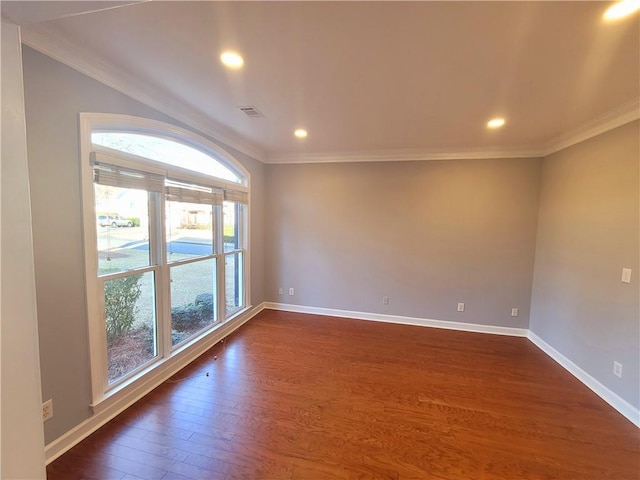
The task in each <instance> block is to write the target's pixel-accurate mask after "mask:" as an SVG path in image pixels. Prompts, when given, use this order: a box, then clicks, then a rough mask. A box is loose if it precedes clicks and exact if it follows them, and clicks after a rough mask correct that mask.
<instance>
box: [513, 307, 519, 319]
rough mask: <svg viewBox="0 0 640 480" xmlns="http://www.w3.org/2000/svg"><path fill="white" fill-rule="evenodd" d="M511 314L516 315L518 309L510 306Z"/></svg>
mask: <svg viewBox="0 0 640 480" xmlns="http://www.w3.org/2000/svg"><path fill="white" fill-rule="evenodd" d="M511 316H512V317H517V316H518V309H517V308H512V309H511Z"/></svg>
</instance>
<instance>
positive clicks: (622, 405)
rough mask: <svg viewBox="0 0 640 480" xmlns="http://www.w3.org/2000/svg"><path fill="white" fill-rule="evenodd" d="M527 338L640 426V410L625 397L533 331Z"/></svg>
mask: <svg viewBox="0 0 640 480" xmlns="http://www.w3.org/2000/svg"><path fill="white" fill-rule="evenodd" d="M527 338H528V339H529V340H530V341H531V342H532V343H533V344H534V345H535V346H536V347H538V348H539V349H540V350H542V351H543V352H544V353H546V354H547V355H549V356H550V357H551V358H553V359H554V360H555V361H556V362H557V363H559V364H560V365H561V366H562V367H564V368H565V370H567V371H568V372H569V373H570V374H571V375H573V376H574V377H576V378H577V379H578V380H580V381H581V382H582V383H584V384H585V385H586V386H587V387H588V388H590V389H591V390H592V391H593V392H594V393H595V394H596V395H598V396H599V397H600V398H602V399H603V400H604V401H605V402H607V403H608V404H609V405H611V406H612V407H613V408H615V409H616V410H617V411H618V412H620V413H621V414H622V415H623V416H624V417H626V418H627V419H628V420H629V421H630V422H631V423H633V424H634V425H635V426H636V427H638V428H640V410H638V409H637V408H635V407H634V406H633V405H631V404H630V403H629V402H627V401H626V400H625V399H624V398H622V397H620V396H619V395H618V394H617V393H615V392H613V391H611V390H610V389H608V388H607V387H605V386H604V385H603V384H602V383H600V382H599V381H598V380H596V379H595V378H593V377H592V376H591V375H589V374H588V373H587V372H585V371H584V370H582V369H581V368H580V367H579V366H578V365H576V364H575V363H573V362H572V361H571V360H569V359H568V358H567V357H565V356H564V355H562V354H561V353H560V352H558V351H557V350H556V349H555V348H553V347H552V346H551V345H549V344H548V343H547V342H545V341H544V340H542V339H541V338H540V337H539V336H537V335H536V334H535V333H533V332H532V331H529V334H528V335H527Z"/></svg>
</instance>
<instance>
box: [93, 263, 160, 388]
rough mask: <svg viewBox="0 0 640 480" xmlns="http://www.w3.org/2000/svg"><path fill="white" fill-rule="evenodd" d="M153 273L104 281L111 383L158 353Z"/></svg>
mask: <svg viewBox="0 0 640 480" xmlns="http://www.w3.org/2000/svg"><path fill="white" fill-rule="evenodd" d="M154 292H155V277H154V272H147V273H143V274H134V275H129V276H126V277H121V278H114V279H112V280H107V281H105V282H104V310H105V312H104V313H105V321H106V329H107V358H108V374H109V383H113V382H114V381H116V380H117V379H119V378H121V377H123V376H125V375H127V374H128V373H131V372H132V371H134V370H136V369H137V368H138V367H140V366H142V365H144V364H145V363H147V362H148V361H149V360H151V359H153V358H154V357H155V356H157V354H158V350H157V345H158V342H157V340H156V336H157V332H156V308H155V305H156V300H155V293H154Z"/></svg>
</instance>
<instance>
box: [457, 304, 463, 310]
mask: <svg viewBox="0 0 640 480" xmlns="http://www.w3.org/2000/svg"><path fill="white" fill-rule="evenodd" d="M458 311H459V312H464V303H459V304H458Z"/></svg>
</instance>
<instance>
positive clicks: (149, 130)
mask: <svg viewBox="0 0 640 480" xmlns="http://www.w3.org/2000/svg"><path fill="white" fill-rule="evenodd" d="M95 131H101V132H105V131H117V132H127V133H139V134H144V135H150V136H155V137H161V138H165V139H168V140H171V141H175V142H178V143H182V144H184V145H187V146H189V147H192V148H195V149H197V150H199V151H201V152H203V153H205V154H206V155H208V156H210V157H212V158H213V159H214V160H216V161H218V162H220V163H221V164H223V165H224V166H225V167H227V168H228V169H229V170H231V171H232V172H233V173H234V174H236V175H237V176H238V178H239V179H240V183H237V182H232V181H229V180H225V179H222V178H218V177H212V176H209V175H205V174H201V173H198V172H195V171H192V170H188V169H184V168H180V167H177V166H173V165H169V164H165V163H162V162H158V161H155V160H152V159H149V158H144V157H139V156H136V155H134V154H130V153H127V152H123V151H120V150H114V149H110V148H108V147H103V146H100V145H93V143H92V141H91V134H92V132H95ZM79 140H80V142H79V144H80V148H79V150H80V152H79V153H80V175H81V178H80V180H81V193H82V218H83V247H84V263H85V288H86V309H87V325H88V342H89V359H90V369H91V389H92V404H91V406H92V407H93V408H94V409H96V408H97V407H99V405H100V404H101V403H103V402H105V401H106V400H108V399H112V398H113V397H117V396H118V394H124V393H125V391H130V390H132V389H135V388H136V387H137V386H138V385H140V384H141V383H142V381H143V378H147V376H148V374H149V373H150V372H151V371H154V370H156V369H157V368H158V367H159V366H161V365H162V364H163V363H165V362H166V361H168V360H170V359H172V358H174V357H176V356H178V355H179V354H180V353H181V352H183V351H188V350H190V349H191V348H196V346H197V345H198V344H200V343H201V342H203V341H204V340H205V339H206V338H207V337H208V336H209V335H211V334H212V333H213V332H214V331H216V330H217V329H218V328H220V327H222V326H223V325H225V324H226V323H227V322H229V321H230V320H233V319H234V318H236V317H238V316H240V315H242V314H243V313H245V312H247V311H248V310H250V309H251V308H252V305H251V278H250V269H249V268H248V265H249V264H250V263H249V262H250V255H251V236H250V228H249V226H250V215H251V193H250V192H251V190H250V179H251V176H250V173H249V171H248V170H247V169H246V168H245V167H244V166H243V165H242V164H241V163H240V162H238V161H237V160H236V159H235V158H234V157H233V156H232V155H231V154H230V153H229V152H227V151H225V150H224V149H222V148H221V147H219V146H218V145H216V144H215V143H213V142H211V141H210V140H208V139H206V138H204V137H202V136H200V135H198V134H196V133H193V132H191V131H188V130H185V129H183V128H180V127H177V126H175V125H171V124H168V123H164V122H160V121H157V120H152V119H147V118H142V117H134V116H130V115H120V114H103V113H80V114H79ZM92 152H96V154H98V155H100V156H101V157H102V156H106V157H110V161H113V163H115V164H116V165H119V166H122V167H128V168H137V169H141V168H143V169H144V170H145V171H149V172H153V173H160V174H164V175H165V176H166V178H169V179H171V180H177V181H183V182H189V183H196V184H197V183H202V182H205V184H209V185H212V186H216V187H218V188H223V189H230V190H239V191H242V192H246V193H247V197H248V200H247V204H246V206H245V207H244V209H243V210H244V214H243V215H242V217H243V218H242V219H241V222H242V225H241V226H240V228H242V229H243V231H244V238H243V239H244V250H243V255H244V259H243V260H244V261H243V275H244V291H243V297H244V307H242V308H240V309H238V310H237V311H235V312H233V314H232V315H230V316H229V317H227V316H226V314H225V310H224V304H225V302H224V301H222V302H218V316H217V321H216V322H215V323H214V324H213V325H211V327H209V328H206V329H204V330H203V331H201V332H198V333H196V334H194V337H193V338H191V339H188V340H185V341H183V342H180V343H179V344H177V345H176V346H172V344H171V335H170V334H167V331H166V329H167V325H168V328H169V332H170V328H171V305H170V302H171V297H170V284H169V282H168V281H167V280H166V279H164V276H166V275H160V271H166V273H167V274H170V265H171V263H170V262H168V261H167V256H166V245H165V242H166V225H165V224H166V222H165V218H166V216H165V207H166V200H165V198H164V197H165V195H164V193H163V194H160V195H156V200H155V203H156V205H155V207H154V208H155V209H156V210H157V213H156V214H155V215H157V218H156V221H159V225H158V226H157V228H156V229H154V230H155V231H154V232H150V235H153V236H157V235H160V238H155V241H156V243H155V245H156V247H155V248H156V249H157V250H158V251H157V252H155V256H156V258H157V262H156V265H150V266H149V267H148V268H149V269H151V270H153V271H155V272H156V274H155V275H156V284H157V287H156V292H157V297H159V298H156V308H157V309H158V312H157V335H158V339H157V349H158V355H157V357H156V359H155V360H152V361H150V362H147V363H145V364H144V365H142V366H140V367H139V368H137V369H135V370H133V371H132V372H130V373H129V374H127V375H126V376H125V377H123V378H122V379H118V380H116V381H115V382H113V383H112V384H109V380H108V374H107V343H106V331H105V321H104V298H101V297H103V295H101V292H102V287H101V285H102V284H104V281H105V279H104V278H100V276H99V272H98V258H97V257H98V252H97V248H96V245H97V232H96V228H95V223H96V222H95V199H94V186H93V185H94V182H93V165H92V160H93V159H94V158H95V155H96V154H94V153H92ZM148 195H149V199H150V206H151V204H152V203H154V201H153V200H152V198H153V197H154V194H152V193H148ZM214 210H216V209H214ZM217 210H218V211H217V212H216V213H214V215H217V216H218V219H217V220H216V221H218V220H219V225H220V228H219V229H218V230H219V231H216V232H214V235H215V236H216V238H215V243H216V244H217V245H218V246H217V248H216V250H214V253H213V255H212V257H217V259H218V260H217V272H218V274H220V273H224V272H221V269H224V263H225V252H224V244H223V238H222V237H223V234H222V206H220V208H218V209H217ZM150 240H151V238H150ZM150 248H151V246H150ZM217 278H218V282H222V285H218V289H220V288H222V297H221V298H223V299H224V298H225V297H224V295H225V292H224V289H225V285H224V278H225V277H224V276H219V275H218V276H217ZM220 303H221V304H222V305H220Z"/></svg>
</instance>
